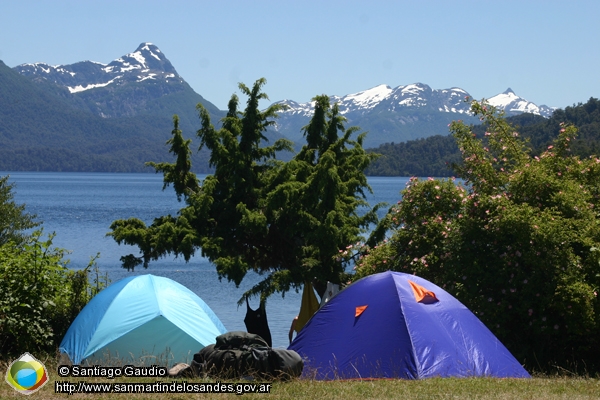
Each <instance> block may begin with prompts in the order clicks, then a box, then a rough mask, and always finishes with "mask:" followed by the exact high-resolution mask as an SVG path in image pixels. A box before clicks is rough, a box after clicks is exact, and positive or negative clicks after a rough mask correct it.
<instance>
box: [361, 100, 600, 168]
mask: <svg viewBox="0 0 600 400" xmlns="http://www.w3.org/2000/svg"><path fill="white" fill-rule="evenodd" d="M507 120H508V121H509V122H510V123H511V124H512V125H514V126H516V127H517V130H518V131H519V132H520V134H521V135H522V136H523V137H524V138H526V139H527V140H529V144H530V147H531V153H532V154H533V155H537V154H539V153H541V152H542V151H543V149H545V148H546V147H547V146H548V145H549V144H550V143H551V142H552V140H553V139H554V138H555V137H556V136H557V135H558V131H559V129H560V123H561V122H565V123H570V124H573V125H575V126H576V127H577V128H578V129H579V135H578V137H577V139H576V140H575V141H574V143H573V144H572V147H571V149H572V150H571V151H572V152H573V154H576V155H578V156H580V157H589V156H590V155H593V154H595V155H600V100H598V99H595V98H590V99H589V100H588V101H587V103H585V104H582V103H579V104H577V105H574V106H571V107H566V108H565V109H564V110H563V109H559V110H556V111H555V112H554V114H553V115H552V117H550V118H548V119H546V118H543V117H540V116H538V115H533V114H521V115H517V116H514V117H508V118H507ZM485 129H486V127H485V126H483V125H475V126H473V133H475V134H476V135H477V136H478V137H482V138H483V137H484V133H485ZM369 151H373V152H375V153H379V154H381V155H382V156H381V157H380V158H379V159H377V160H376V161H374V162H373V164H372V165H371V166H370V167H369V169H368V170H367V175H371V176H436V177H447V176H452V175H453V171H452V169H451V165H452V163H457V162H460V152H459V151H458V147H457V146H456V143H455V141H454V138H453V137H452V136H441V135H436V136H431V137H428V138H425V139H418V140H411V141H408V142H405V143H388V144H383V145H381V146H379V147H377V148H373V149H369Z"/></svg>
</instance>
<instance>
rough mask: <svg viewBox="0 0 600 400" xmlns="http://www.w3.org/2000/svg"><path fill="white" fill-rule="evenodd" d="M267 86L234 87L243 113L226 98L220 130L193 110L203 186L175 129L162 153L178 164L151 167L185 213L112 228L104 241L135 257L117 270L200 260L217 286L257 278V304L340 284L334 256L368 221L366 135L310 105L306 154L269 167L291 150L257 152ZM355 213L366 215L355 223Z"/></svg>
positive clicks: (265, 122)
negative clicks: (204, 157) (169, 258)
mask: <svg viewBox="0 0 600 400" xmlns="http://www.w3.org/2000/svg"><path fill="white" fill-rule="evenodd" d="M265 82H266V81H265V80H264V79H259V80H258V81H256V82H255V84H254V85H253V87H252V88H248V87H246V86H245V85H243V84H240V86H239V87H240V90H241V92H242V93H243V94H245V95H246V96H247V97H248V100H247V104H246V108H245V110H244V111H242V112H240V111H238V103H239V99H238V97H237V96H236V95H233V96H232V97H231V100H230V102H229V110H228V113H227V116H226V117H225V118H224V119H223V120H222V127H221V128H220V129H218V130H217V129H215V128H214V126H213V125H212V123H211V121H210V116H209V115H208V112H207V111H206V110H205V109H204V107H202V106H201V105H198V111H199V113H200V119H201V128H200V129H199V130H198V132H197V135H198V137H199V139H200V148H202V147H204V146H205V147H206V148H207V149H208V150H210V152H211V155H210V164H211V166H212V167H214V168H215V172H214V174H212V175H208V176H207V177H206V178H205V179H204V180H203V181H202V182H200V181H199V180H198V178H197V177H196V176H195V175H194V174H193V173H192V172H190V167H191V163H190V161H189V155H190V150H189V146H190V142H189V141H186V140H184V139H183V136H182V133H181V131H180V130H179V129H178V127H177V119H175V120H174V123H175V128H174V130H173V137H172V139H171V140H170V141H169V142H168V144H170V146H171V152H172V153H173V154H174V155H175V156H176V157H177V161H176V162H175V163H173V164H170V163H150V165H152V166H154V168H155V169H156V171H157V172H162V173H163V176H164V184H165V186H169V185H171V184H173V186H174V188H175V192H176V194H177V196H178V198H183V199H184V200H185V204H186V205H185V207H183V208H182V209H181V210H179V213H178V215H177V216H171V215H167V216H163V217H160V218H157V219H156V220H155V221H154V222H153V223H152V225H150V226H146V225H145V224H144V223H143V222H142V221H141V220H139V219H136V218H131V219H129V220H119V221H115V222H113V224H112V225H111V230H112V232H110V233H109V235H111V236H112V237H113V238H114V239H115V240H116V241H117V242H118V243H125V244H129V245H134V246H137V247H138V248H139V249H140V253H141V255H140V256H134V255H128V256H125V257H122V261H123V265H124V267H126V268H133V267H135V266H136V265H139V264H141V263H143V265H144V267H148V264H149V262H150V261H151V260H156V259H158V258H160V257H163V256H166V255H168V254H175V255H178V256H179V255H181V256H183V257H184V258H185V259H186V260H189V259H190V257H192V255H194V254H195V252H196V251H198V250H200V251H201V253H202V255H203V256H205V257H207V258H208V259H209V260H210V261H211V262H212V263H214V265H215V266H216V269H217V272H218V274H219V278H223V277H224V278H226V279H228V280H229V281H233V282H234V283H235V284H236V285H239V284H240V283H241V282H242V280H243V279H244V277H245V276H246V274H247V272H248V271H251V270H252V271H255V272H256V273H258V274H260V275H263V276H264V279H263V280H262V281H260V282H259V283H258V284H257V285H255V286H254V287H253V288H251V289H250V290H249V291H248V292H247V293H246V295H260V296H261V297H262V298H266V297H268V296H269V295H271V294H273V293H275V292H281V293H285V292H286V291H289V290H290V289H293V288H296V289H297V288H299V287H300V286H301V285H302V284H304V283H305V282H307V281H314V282H315V283H317V285H318V284H319V283H323V282H325V283H326V282H327V281H333V282H335V283H340V282H341V281H342V280H344V279H346V277H345V264H344V260H342V259H341V258H339V253H340V252H341V251H342V250H343V249H344V248H345V247H346V246H347V245H348V244H350V243H354V242H356V241H359V240H361V234H363V233H364V232H365V231H366V227H367V226H368V224H369V223H372V222H375V220H376V213H375V211H376V210H375V209H373V210H368V203H367V202H366V200H365V190H370V189H369V187H368V184H367V180H366V176H365V174H364V170H365V168H366V167H367V166H368V164H369V163H370V161H371V160H372V159H373V158H374V157H375V155H373V154H369V153H366V152H365V151H364V149H363V148H362V141H363V138H364V134H362V135H359V136H358V138H357V139H356V141H354V140H352V139H351V135H352V134H353V133H354V132H356V130H357V128H350V129H345V128H344V125H343V124H344V118H343V117H342V116H341V115H340V114H339V110H338V108H337V106H336V105H334V106H333V107H331V105H330V103H329V98H328V97H327V96H318V97H316V98H315V102H316V107H315V116H314V117H313V119H312V120H311V122H310V123H309V124H308V125H307V126H306V127H305V128H304V131H305V136H306V139H307V144H306V145H305V146H304V147H303V148H302V150H301V151H300V152H299V153H298V154H297V155H296V156H295V157H294V158H293V159H292V160H290V161H289V162H283V161H280V160H277V159H276V158H275V155H276V153H277V152H279V151H283V150H289V151H291V143H290V142H289V141H287V140H278V141H276V142H275V143H274V144H273V145H272V146H266V145H265V142H266V137H265V135H264V134H265V132H266V130H267V128H268V127H269V126H271V125H273V124H274V123H275V117H276V116H277V112H278V111H279V110H281V109H282V106H281V105H272V106H270V107H268V108H267V109H266V110H264V111H260V110H259V108H258V106H259V101H260V100H261V99H267V96H266V94H264V93H263V92H262V91H261V89H262V86H263V85H264V84H265ZM359 208H362V209H363V210H366V212H363V213H362V215H359V213H358V212H359ZM241 300H243V298H242V299H240V301H241Z"/></svg>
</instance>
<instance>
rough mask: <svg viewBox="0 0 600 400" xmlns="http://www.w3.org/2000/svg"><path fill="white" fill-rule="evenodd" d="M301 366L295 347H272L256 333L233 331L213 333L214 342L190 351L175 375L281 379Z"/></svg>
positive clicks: (300, 359) (297, 370)
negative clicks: (186, 364)
mask: <svg viewBox="0 0 600 400" xmlns="http://www.w3.org/2000/svg"><path fill="white" fill-rule="evenodd" d="M303 366H304V364H303V362H302V358H300V355H299V354H298V353H296V352H295V351H293V350H286V349H273V348H271V347H269V346H268V345H267V343H266V342H265V340H264V339H263V338H261V337H260V336H258V335H256V334H252V333H247V332H243V331H236V332H228V333H225V334H223V335H220V336H217V338H216V343H215V344H214V345H209V346H206V347H204V348H203V349H202V350H200V351H199V352H198V353H196V354H194V359H193V361H192V364H191V365H190V366H189V368H185V369H183V370H180V371H179V372H178V374H177V375H178V376H199V375H209V376H211V377H216V378H219V379H236V378H244V377H255V378H261V379H282V380H285V379H291V378H295V377H298V376H300V375H301V374H302V368H303Z"/></svg>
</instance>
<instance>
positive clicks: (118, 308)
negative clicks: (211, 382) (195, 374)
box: [59, 274, 226, 365]
mask: <svg viewBox="0 0 600 400" xmlns="http://www.w3.org/2000/svg"><path fill="white" fill-rule="evenodd" d="M225 332H226V329H225V327H224V326H223V323H222V322H221V321H220V320H219V318H218V317H217V316H216V315H215V313H214V312H213V311H212V310H211V309H210V308H209V307H208V305H207V304H206V303H205V302H204V301H203V300H202V299H200V297H198V296H197V295H196V294H194V293H193V292H192V291H191V290H189V289H188V288H186V287H185V286H183V285H181V284H179V283H177V282H175V281H173V280H171V279H168V278H164V277H159V276H154V275H149V274H148V275H140V276H132V277H128V278H125V279H122V280H120V281H118V282H115V283H114V284H112V285H110V286H108V287H107V288H105V289H104V290H102V291H101V292H100V293H98V294H97V295H96V296H95V297H94V298H93V299H92V300H91V301H90V302H89V303H88V304H87V305H86V306H85V307H84V308H83V310H81V312H80V313H79V315H78V316H77V317H76V318H75V320H74V321H73V323H72V324H71V326H70V327H69V329H68V331H67V333H66V334H65V337H64V338H63V340H62V342H61V344H60V346H59V350H60V352H61V353H65V354H67V355H68V356H69V358H70V359H71V361H72V362H73V363H74V364H81V363H82V362H83V361H85V362H87V363H94V364H102V363H103V362H107V361H108V360H107V358H110V360H112V359H115V358H116V359H119V360H122V361H127V362H131V361H133V362H135V361H137V360H139V359H140V358H141V357H144V358H146V357H149V356H150V357H152V361H151V362H149V363H147V364H149V365H152V364H158V363H159V362H160V361H168V363H169V364H174V363H178V362H190V361H191V358H192V357H193V354H194V353H196V352H198V351H199V350H200V349H202V348H203V347H205V346H206V345H208V344H211V343H214V342H215V337H217V336H219V335H221V334H223V333H225Z"/></svg>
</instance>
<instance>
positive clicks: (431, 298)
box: [408, 281, 439, 304]
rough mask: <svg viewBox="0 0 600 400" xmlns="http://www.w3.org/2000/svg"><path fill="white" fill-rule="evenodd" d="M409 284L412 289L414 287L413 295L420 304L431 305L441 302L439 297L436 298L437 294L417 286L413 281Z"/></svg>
mask: <svg viewBox="0 0 600 400" xmlns="http://www.w3.org/2000/svg"><path fill="white" fill-rule="evenodd" d="M408 283H410V287H412V290H413V293H414V295H415V300H416V301H417V303H419V302H420V303H425V304H430V303H435V302H436V301H439V300H438V299H437V297H435V293H433V292H431V291H429V290H427V289H425V288H424V287H423V286H421V285H417V284H416V283H414V282H413V281H408Z"/></svg>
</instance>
